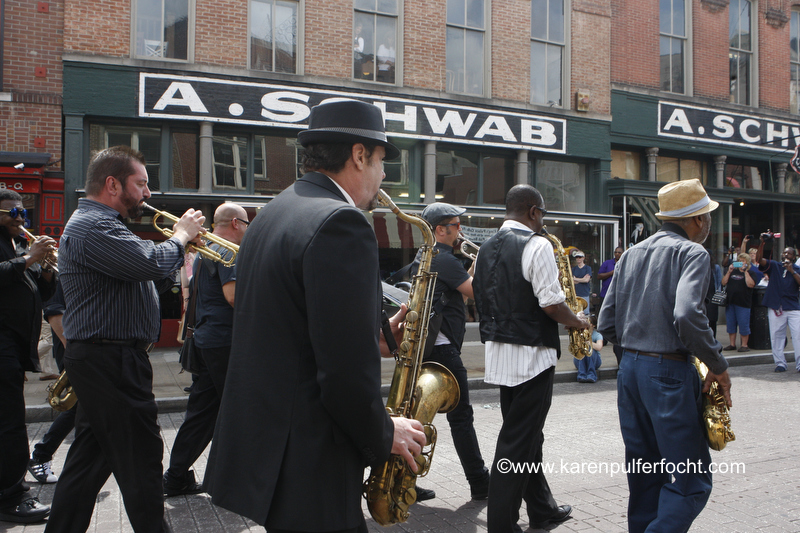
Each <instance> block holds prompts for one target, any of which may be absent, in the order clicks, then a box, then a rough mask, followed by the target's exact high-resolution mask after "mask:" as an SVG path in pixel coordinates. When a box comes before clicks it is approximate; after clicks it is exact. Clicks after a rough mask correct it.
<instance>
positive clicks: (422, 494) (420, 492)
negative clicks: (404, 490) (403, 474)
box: [414, 487, 436, 502]
mask: <svg viewBox="0 0 800 533" xmlns="http://www.w3.org/2000/svg"><path fill="white" fill-rule="evenodd" d="M414 488H415V489H416V491H417V501H418V502H424V501H426V500H432V499H434V498H435V497H436V493H435V492H434V491H432V490H431V489H423V488H422V487H414Z"/></svg>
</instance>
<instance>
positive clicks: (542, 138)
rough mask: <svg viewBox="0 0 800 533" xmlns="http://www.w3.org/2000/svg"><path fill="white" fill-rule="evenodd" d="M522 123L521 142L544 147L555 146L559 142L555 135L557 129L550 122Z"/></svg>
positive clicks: (525, 121) (528, 121)
mask: <svg viewBox="0 0 800 533" xmlns="http://www.w3.org/2000/svg"><path fill="white" fill-rule="evenodd" d="M521 123H522V138H521V139H520V141H522V142H524V143H529V144H540V145H542V146H553V145H554V144H556V142H557V141H558V138H557V137H556V135H555V131H556V128H555V126H553V125H552V124H551V123H549V122H544V121H542V120H525V119H523V120H522V121H521Z"/></svg>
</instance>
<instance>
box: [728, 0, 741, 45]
mask: <svg viewBox="0 0 800 533" xmlns="http://www.w3.org/2000/svg"><path fill="white" fill-rule="evenodd" d="M728 12H729V15H728V20H729V23H728V32H729V35H730V39H731V48H739V43H740V38H739V1H738V0H731V4H730V6H728Z"/></svg>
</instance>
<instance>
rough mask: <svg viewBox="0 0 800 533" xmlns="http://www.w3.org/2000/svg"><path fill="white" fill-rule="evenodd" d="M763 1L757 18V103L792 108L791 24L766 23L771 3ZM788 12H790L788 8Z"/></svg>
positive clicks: (763, 105) (784, 109)
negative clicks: (790, 102)
mask: <svg viewBox="0 0 800 533" xmlns="http://www.w3.org/2000/svg"><path fill="white" fill-rule="evenodd" d="M766 4H767V3H766V2H762V3H761V5H760V6H759V17H758V51H759V53H758V56H759V61H758V68H759V90H758V94H759V102H758V106H759V107H763V108H767V109H776V110H780V111H789V83H790V82H791V72H792V69H791V67H790V65H789V61H790V57H789V38H790V33H791V32H790V28H791V24H790V23H789V22H786V24H784V25H783V26H782V27H780V25H778V26H779V27H776V26H773V25H771V24H768V23H767V18H766V11H767V8H768V6H767V5H766ZM785 14H786V15H791V13H790V12H789V9H788V8H787V10H786V12H785Z"/></svg>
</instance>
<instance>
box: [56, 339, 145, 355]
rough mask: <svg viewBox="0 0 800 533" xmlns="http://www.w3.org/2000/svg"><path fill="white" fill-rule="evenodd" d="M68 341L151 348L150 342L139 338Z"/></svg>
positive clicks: (143, 348)
mask: <svg viewBox="0 0 800 533" xmlns="http://www.w3.org/2000/svg"><path fill="white" fill-rule="evenodd" d="M68 342H77V343H79V344H111V345H114V346H128V347H130V348H135V349H137V350H141V351H144V352H149V351H150V350H151V349H152V348H153V343H152V342H150V341H145V340H140V339H86V340H79V341H68Z"/></svg>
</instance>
